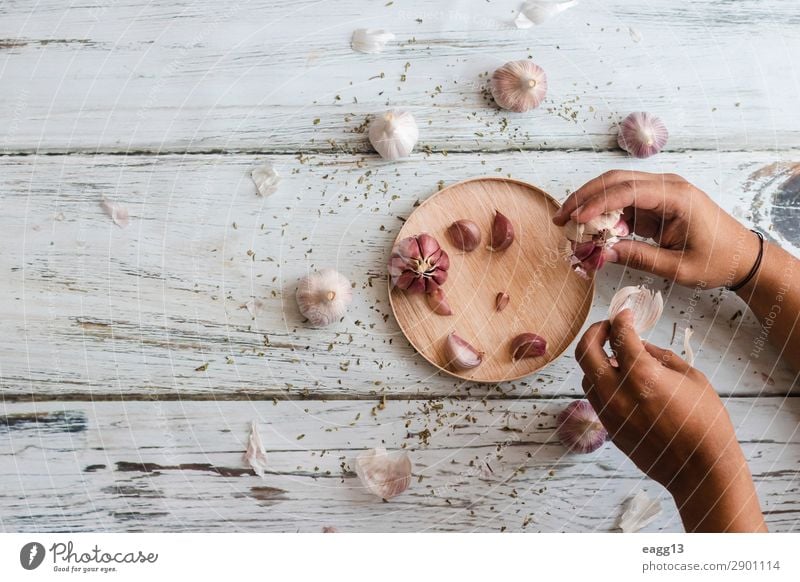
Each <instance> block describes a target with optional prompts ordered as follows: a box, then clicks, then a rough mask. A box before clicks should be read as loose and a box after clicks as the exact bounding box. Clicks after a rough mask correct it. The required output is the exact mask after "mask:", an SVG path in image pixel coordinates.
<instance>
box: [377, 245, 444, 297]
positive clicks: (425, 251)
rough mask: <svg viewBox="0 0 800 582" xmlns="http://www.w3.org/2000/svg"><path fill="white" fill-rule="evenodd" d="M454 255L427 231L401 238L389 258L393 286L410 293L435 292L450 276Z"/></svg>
mask: <svg viewBox="0 0 800 582" xmlns="http://www.w3.org/2000/svg"><path fill="white" fill-rule="evenodd" d="M449 268H450V257H449V256H448V255H447V253H446V252H445V251H444V249H442V248H441V247H440V246H439V243H438V242H437V240H436V239H435V238H433V237H432V236H431V235H429V234H427V233H422V234H418V235H416V236H409V237H406V238H404V239H402V240H400V241H398V242H397V243H396V244H395V245H394V248H393V249H392V255H391V257H390V258H389V265H388V270H389V279H390V281H391V285H392V287H397V288H398V289H401V290H403V291H406V292H408V293H431V292H433V291H434V290H436V289H437V288H438V287H440V286H441V285H443V284H444V282H445V281H446V280H447V270H448V269H449Z"/></svg>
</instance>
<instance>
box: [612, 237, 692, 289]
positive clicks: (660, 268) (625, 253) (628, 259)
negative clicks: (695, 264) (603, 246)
mask: <svg viewBox="0 0 800 582" xmlns="http://www.w3.org/2000/svg"><path fill="white" fill-rule="evenodd" d="M611 250H612V252H611V253H610V255H611V256H610V257H609V259H610V260H612V261H613V262H615V263H620V264H622V265H626V266H628V267H631V268H633V269H638V270H640V271H647V272H648V273H653V274H654V275H658V276H660V277H666V278H668V279H673V280H674V279H675V278H676V276H677V274H678V267H679V265H680V264H681V259H682V256H683V254H682V253H680V252H678V251H671V250H669V249H665V248H662V247H659V246H656V245H651V244H648V243H646V242H641V241H638V240H627V239H626V240H621V241H619V242H617V243H616V244H615V245H614V246H613V247H612V248H611Z"/></svg>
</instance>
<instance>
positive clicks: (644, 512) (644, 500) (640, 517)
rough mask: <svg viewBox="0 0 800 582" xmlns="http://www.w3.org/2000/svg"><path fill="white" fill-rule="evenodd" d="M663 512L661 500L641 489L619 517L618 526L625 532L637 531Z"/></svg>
mask: <svg viewBox="0 0 800 582" xmlns="http://www.w3.org/2000/svg"><path fill="white" fill-rule="evenodd" d="M660 514H661V502H660V501H659V500H658V499H650V498H649V497H648V496H647V493H645V492H644V491H642V490H641V489H640V490H639V491H637V492H636V495H634V496H633V497H632V498H631V499H630V500H629V501H628V506H627V507H626V508H625V511H624V512H623V513H622V515H621V516H620V518H619V523H618V524H617V527H618V528H619V529H621V530H622V532H623V533H633V532H637V531H639V530H640V529H642V528H643V527H645V526H647V525H649V524H650V523H652V522H653V520H654V519H656V518H657V517H658V516H659V515H660Z"/></svg>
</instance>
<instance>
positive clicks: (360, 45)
mask: <svg viewBox="0 0 800 582" xmlns="http://www.w3.org/2000/svg"><path fill="white" fill-rule="evenodd" d="M394 38H395V37H394V34H392V33H391V32H389V31H388V30H383V29H382V28H357V29H356V30H354V31H353V36H352V38H351V39H350V47H351V48H352V49H353V50H354V51H356V52H359V53H366V54H376V53H379V52H382V51H383V49H384V48H385V47H386V44H387V43H389V42H391V41H393V40H394Z"/></svg>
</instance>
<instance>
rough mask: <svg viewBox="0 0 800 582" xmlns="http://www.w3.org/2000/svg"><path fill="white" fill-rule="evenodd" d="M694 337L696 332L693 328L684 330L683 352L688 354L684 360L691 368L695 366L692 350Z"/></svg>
mask: <svg viewBox="0 0 800 582" xmlns="http://www.w3.org/2000/svg"><path fill="white" fill-rule="evenodd" d="M693 335H694V330H693V329H692V328H691V327H687V328H686V329H684V330H683V351H684V352H686V357H685V358H684V359H685V360H686V362H687V363H688V364H689V365H690V366H694V350H693V349H692V336H693Z"/></svg>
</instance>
